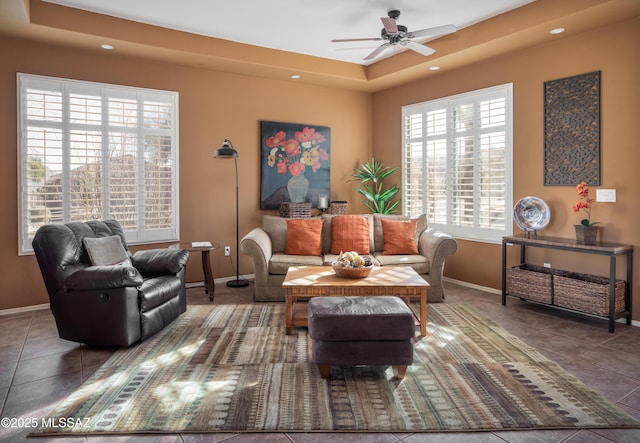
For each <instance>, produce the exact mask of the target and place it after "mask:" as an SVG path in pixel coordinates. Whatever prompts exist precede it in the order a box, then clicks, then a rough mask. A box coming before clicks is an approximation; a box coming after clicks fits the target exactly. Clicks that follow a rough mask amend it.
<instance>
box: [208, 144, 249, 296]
mask: <svg viewBox="0 0 640 443" xmlns="http://www.w3.org/2000/svg"><path fill="white" fill-rule="evenodd" d="M213 158H232V159H233V163H234V164H235V166H236V279H235V280H229V281H228V282H227V286H229V287H230V288H242V287H245V286H249V281H248V280H244V279H243V280H240V262H239V258H240V234H239V232H238V231H239V227H238V223H239V221H240V219H239V214H238V160H237V158H238V151H236V150H235V149H233V145H232V144H231V142H230V141H229V140H227V139H225V140H224V143H222V146H220V147H219V148H218V149H216V152H214V153H213Z"/></svg>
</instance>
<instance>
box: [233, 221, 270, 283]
mask: <svg viewBox="0 0 640 443" xmlns="http://www.w3.org/2000/svg"><path fill="white" fill-rule="evenodd" d="M240 252H242V253H243V254H245V255H248V256H249V257H251V261H252V263H253V274H254V277H255V285H256V287H260V286H266V285H267V281H268V277H269V260H270V259H271V256H272V255H273V248H272V245H271V237H269V234H267V233H266V231H265V230H264V229H262V228H254V229H253V230H251V231H250V232H249V233H248V234H247V235H245V236H244V237H243V238H242V240H241V241H240Z"/></svg>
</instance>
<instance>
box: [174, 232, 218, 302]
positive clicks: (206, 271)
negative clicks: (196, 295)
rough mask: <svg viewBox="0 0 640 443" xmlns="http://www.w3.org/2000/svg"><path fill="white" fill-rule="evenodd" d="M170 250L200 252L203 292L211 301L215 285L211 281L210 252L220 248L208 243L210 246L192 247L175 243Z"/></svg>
mask: <svg viewBox="0 0 640 443" xmlns="http://www.w3.org/2000/svg"><path fill="white" fill-rule="evenodd" d="M169 247H170V248H176V249H186V250H187V251H189V252H200V254H201V256H202V273H203V275H204V291H205V293H206V294H209V301H213V293H214V292H215V284H214V281H213V272H212V271H211V257H210V252H211V251H215V250H216V249H219V248H220V245H219V244H217V243H210V246H209V245H207V246H194V245H193V243H192V242H180V243H175V244H173V245H171V246H169Z"/></svg>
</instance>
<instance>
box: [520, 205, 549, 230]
mask: <svg viewBox="0 0 640 443" xmlns="http://www.w3.org/2000/svg"><path fill="white" fill-rule="evenodd" d="M513 218H514V219H515V221H516V224H517V225H518V226H519V227H520V229H522V230H523V231H525V232H533V233H534V234H536V235H537V232H538V231H539V230H541V229H544V228H545V227H546V226H547V225H548V224H549V220H551V211H549V206H548V205H547V204H546V203H545V201H544V200H542V199H540V198H538V197H523V198H521V199H520V200H518V202H517V203H516V204H515V206H514V207H513Z"/></svg>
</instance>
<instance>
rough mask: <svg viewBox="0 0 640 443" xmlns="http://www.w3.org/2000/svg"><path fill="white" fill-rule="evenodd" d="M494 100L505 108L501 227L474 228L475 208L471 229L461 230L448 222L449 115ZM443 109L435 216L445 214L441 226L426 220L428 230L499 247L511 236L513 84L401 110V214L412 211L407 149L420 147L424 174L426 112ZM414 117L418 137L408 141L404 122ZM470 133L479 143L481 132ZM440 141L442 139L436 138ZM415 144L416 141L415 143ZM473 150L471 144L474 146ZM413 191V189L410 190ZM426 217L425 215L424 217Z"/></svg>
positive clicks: (423, 182) (450, 198) (475, 167)
mask: <svg viewBox="0 0 640 443" xmlns="http://www.w3.org/2000/svg"><path fill="white" fill-rule="evenodd" d="M496 97H498V98H504V105H505V123H504V125H503V126H504V174H505V180H504V212H503V214H504V227H503V228H502V229H496V228H483V227H480V226H478V218H479V216H480V215H479V213H478V210H477V208H476V209H474V216H473V217H474V226H472V227H465V226H460V225H455V224H452V223H451V222H450V221H451V220H452V213H453V202H454V199H455V197H454V196H453V195H452V193H453V189H452V188H453V187H452V185H451V183H452V182H451V175H452V173H451V171H452V167H453V164H452V162H453V160H452V150H453V149H454V140H455V136H454V135H455V130H454V129H453V113H452V109H453V108H454V107H455V106H459V105H461V104H474V105H478V104H479V103H481V102H486V101H488V100H494V99H496ZM443 107H444V108H445V109H446V135H445V138H446V160H445V161H446V179H445V180H446V185H445V187H446V191H445V193H446V209H445V211H440V213H439V214H441V213H442V212H445V215H446V216H445V219H446V222H445V223H436V222H435V221H433V219H431V220H428V223H429V227H432V228H434V229H437V230H440V231H443V232H446V233H448V234H451V235H453V236H454V237H456V238H459V239H464V240H471V241H477V242H486V243H495V244H499V243H501V241H502V237H503V236H507V235H512V234H513V211H512V209H511V206H512V201H513V83H506V84H502V85H497V86H492V87H488V88H483V89H479V90H475V91H470V92H466V93H462V94H456V95H453V96H449V97H442V98H438V99H434V100H429V101H425V102H421V103H415V104H411V105H406V106H403V107H402V117H401V119H402V120H401V122H402V140H401V143H402V145H401V146H402V184H403V186H402V189H403V192H402V194H403V195H402V208H403V214H406V215H415V214H411V212H412V211H413V212H415V208H414V209H413V210H412V208H410V206H411V205H409V201H410V197H411V196H410V195H408V193H409V192H411V189H409V188H410V186H409V183H408V171H407V168H408V162H409V155H410V152H408V150H409V149H410V148H411V145H412V144H413V145H414V148H415V145H420V144H421V152H422V170H423V171H427V167H426V165H427V157H428V155H427V141H428V140H427V139H428V138H429V137H428V134H427V124H426V116H427V114H428V113H429V112H431V111H434V110H436V109H438V110H441V109H443ZM417 114H421V118H422V134H421V135H420V136H419V137H409V134H408V132H409V131H408V130H407V119H408V117H409V116H410V115H412V116H415V115H417ZM472 132H473V135H472V137H473V139H474V140H476V139H479V138H480V137H479V134H480V133H481V132H482V129H478V130H477V131H472ZM440 138H442V137H440ZM416 140H418V141H416ZM474 146H475V144H474ZM478 161H479V160H478V157H477V156H474V162H473V171H474V178H473V186H474V200H475V201H477V192H478V191H476V189H477V184H478V169H479V163H478ZM427 182H428V180H427V175H426V174H425V173H423V175H422V178H421V191H420V192H421V197H420V198H421V204H419V206H421V212H422V213H427V209H428V204H427V203H428V202H427V198H428V193H427V192H425V191H424V190H425V189H426V187H427ZM414 187H415V186H414ZM415 200H416V198H415V196H414V197H413V198H412V201H413V202H414V203H415ZM427 215H428V214H427Z"/></svg>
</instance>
